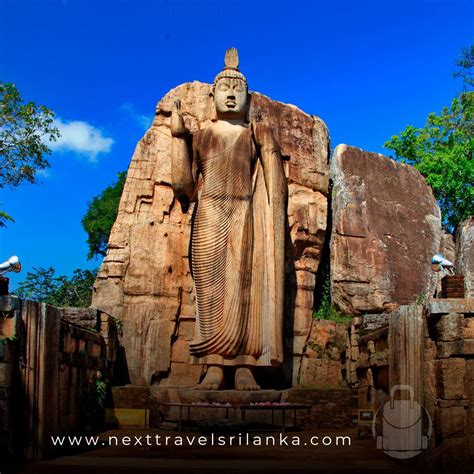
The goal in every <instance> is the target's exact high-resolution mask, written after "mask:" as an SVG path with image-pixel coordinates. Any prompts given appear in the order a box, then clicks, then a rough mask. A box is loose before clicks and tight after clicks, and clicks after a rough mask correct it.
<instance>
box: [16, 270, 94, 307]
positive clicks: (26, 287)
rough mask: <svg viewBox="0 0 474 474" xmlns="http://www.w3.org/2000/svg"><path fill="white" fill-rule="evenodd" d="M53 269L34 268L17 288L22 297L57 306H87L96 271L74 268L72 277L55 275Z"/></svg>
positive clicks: (89, 301) (90, 298)
mask: <svg viewBox="0 0 474 474" xmlns="http://www.w3.org/2000/svg"><path fill="white" fill-rule="evenodd" d="M55 273H56V271H55V269H54V268H53V267H49V268H42V267H39V268H34V269H33V272H28V273H27V274H26V278H25V280H24V281H22V282H21V283H20V284H19V285H18V287H17V289H16V292H15V293H16V294H17V295H18V296H19V297H21V298H24V299H29V300H33V301H40V302H43V303H47V304H50V305H52V306H57V307H80V308H88V307H89V306H90V304H91V301H92V287H93V285H94V281H95V277H96V274H97V271H96V270H95V271H91V270H80V269H76V270H74V272H73V276H72V277H66V276H59V277H56V276H55Z"/></svg>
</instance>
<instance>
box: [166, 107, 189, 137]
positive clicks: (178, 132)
mask: <svg viewBox="0 0 474 474" xmlns="http://www.w3.org/2000/svg"><path fill="white" fill-rule="evenodd" d="M170 129H171V136H173V137H177V138H182V137H184V136H186V135H187V134H188V130H187V129H186V127H185V125H184V119H183V115H182V113H181V101H180V100H179V99H177V100H175V102H174V104H173V108H172V109H171V123H170Z"/></svg>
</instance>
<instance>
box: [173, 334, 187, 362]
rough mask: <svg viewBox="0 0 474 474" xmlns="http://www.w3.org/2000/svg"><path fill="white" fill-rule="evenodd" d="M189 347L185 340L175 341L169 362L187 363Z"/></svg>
mask: <svg viewBox="0 0 474 474" xmlns="http://www.w3.org/2000/svg"><path fill="white" fill-rule="evenodd" d="M189 359H190V355H189V346H188V343H187V341H186V339H184V338H183V339H177V340H176V341H175V342H174V343H173V347H172V348H171V362H184V363H189Z"/></svg>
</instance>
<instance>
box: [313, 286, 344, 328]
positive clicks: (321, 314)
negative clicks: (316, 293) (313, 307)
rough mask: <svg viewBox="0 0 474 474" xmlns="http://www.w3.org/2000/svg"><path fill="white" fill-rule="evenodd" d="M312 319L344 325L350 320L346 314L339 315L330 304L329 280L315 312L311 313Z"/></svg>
mask: <svg viewBox="0 0 474 474" xmlns="http://www.w3.org/2000/svg"><path fill="white" fill-rule="evenodd" d="M313 318H314V319H327V320H329V321H334V322H335V323H345V322H346V321H350V320H351V319H352V318H351V316H348V315H346V314H343V313H341V312H340V311H339V310H338V309H336V308H335V307H334V306H333V305H332V303H331V280H330V279H329V278H327V279H326V281H325V282H324V286H323V293H322V298H321V303H320V305H319V308H318V310H317V311H314V312H313Z"/></svg>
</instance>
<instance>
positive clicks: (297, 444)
mask: <svg viewBox="0 0 474 474" xmlns="http://www.w3.org/2000/svg"><path fill="white" fill-rule="evenodd" d="M146 435H148V436H149V438H148V439H147V438H146ZM110 436H115V437H117V439H118V440H119V444H121V445H119V446H115V445H109V442H108V441H109V437H110ZM156 436H159V438H158V442H160V443H161V446H157V445H156V442H157V438H156ZM166 436H168V437H169V438H168V440H166V438H165V437H166ZM200 436H203V435H202V433H199V432H191V431H188V432H182V433H177V432H173V431H164V430H156V429H154V430H153V429H149V430H141V429H140V430H138V429H117V430H110V431H106V432H104V433H101V434H99V439H98V446H96V447H94V448H91V447H83V446H81V447H75V448H68V449H62V450H57V451H56V452H55V453H54V457H51V458H50V459H47V460H44V461H41V462H36V463H28V464H23V465H10V466H3V467H2V468H1V474H5V473H9V472H24V473H40V474H42V473H45V474H46V473H48V474H49V473H51V474H55V473H61V474H62V473H67V474H75V473H84V472H91V471H98V472H100V473H101V474H105V473H109V472H110V473H125V472H166V473H168V472H170V473H184V472H186V473H188V472H200V473H206V472H209V473H217V472H222V473H223V474H233V473H242V472H249V473H250V472H258V473H261V472H272V473H274V474H279V473H289V472H296V473H298V472H325V473H349V472H351V473H371V472H373V473H400V472H403V473H404V474H412V473H419V472H430V473H431V472H433V471H432V470H426V471H424V470H423V469H421V468H420V467H417V465H420V464H421V463H420V461H421V459H414V460H413V459H412V460H411V461H410V462H407V461H403V462H401V461H395V460H394V459H392V458H390V457H389V456H387V455H385V454H384V453H383V452H382V451H380V450H377V449H376V446H375V441H374V440H373V439H372V438H370V437H366V438H363V439H358V438H357V437H356V434H355V430H348V429H345V430H324V431H322V430H311V431H293V432H289V433H286V434H285V435H281V434H280V432H256V433H251V434H249V435H248V436H249V437H248V438H247V437H246V436H247V435H246V434H242V435H240V437H239V436H238V434H236V435H235V437H234V439H233V440H232V443H233V444H234V445H233V446H229V443H230V442H231V440H230V438H229V436H230V435H225V437H224V438H218V436H221V434H219V433H215V434H214V444H218V442H221V443H223V442H225V443H226V446H217V445H214V446H210V445H209V444H210V443H211V442H212V436H211V435H210V434H208V435H206V438H205V439H203V438H201V439H200V441H199V440H198V438H199V437H200ZM267 436H271V437H272V438H268V440H267V438H266V437H267ZM281 436H282V437H283V438H281ZM284 436H287V438H285V437H284ZM315 436H317V437H318V439H316V438H314V437H315ZM325 436H329V437H331V439H329V438H325V442H326V443H328V442H329V441H331V445H330V446H323V445H322V439H323V437H325ZM337 436H348V437H350V442H349V441H348V438H345V445H341V443H342V442H341V441H340V442H339V444H340V445H336V437H337ZM124 437H125V438H124ZM127 437H128V438H127ZM186 437H187V438H186ZM176 438H179V439H176ZM239 439H240V445H239ZM273 439H274V440H275V442H276V445H275V446H273V445H270V446H265V445H264V444H265V443H266V442H267V441H268V443H270V444H272V443H273ZM112 440H113V443H112V444H114V443H115V438H112ZM123 440H124V441H125V442H124V443H122V441H123ZM181 440H182V441H183V445H182V446H176V445H175V443H179V442H180V441H181ZM166 441H167V442H168V446H166V445H165V443H166ZM191 442H192V444H193V445H192V446H189V444H188V443H191ZM199 442H201V443H202V444H206V445H204V446H202V445H199ZM312 442H313V443H314V442H319V445H318V446H314V445H312ZM140 443H141V445H140ZM246 443H250V445H245V444H246ZM259 443H260V444H261V445H255V444H259ZM286 443H288V445H286ZM124 444H128V446H125V445H124ZM147 444H152V445H151V446H147ZM421 456H422V455H420V456H418V458H421ZM458 474H459V473H458Z"/></svg>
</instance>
